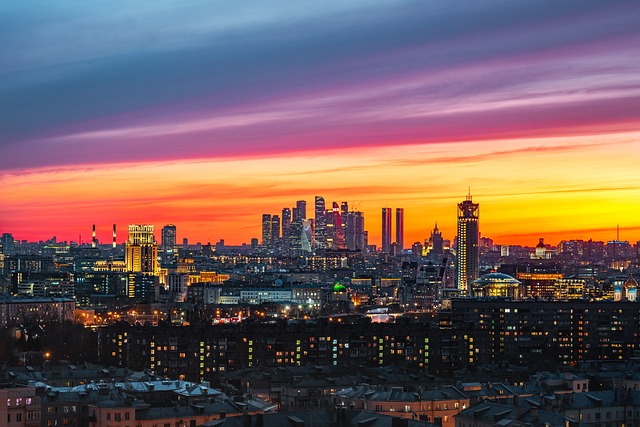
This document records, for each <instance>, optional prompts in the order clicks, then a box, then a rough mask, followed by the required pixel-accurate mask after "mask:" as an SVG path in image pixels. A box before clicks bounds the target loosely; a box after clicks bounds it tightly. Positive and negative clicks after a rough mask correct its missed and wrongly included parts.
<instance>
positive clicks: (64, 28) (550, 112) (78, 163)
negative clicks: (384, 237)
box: [0, 0, 640, 248]
mask: <svg viewBox="0 0 640 427" xmlns="http://www.w3.org/2000/svg"><path fill="white" fill-rule="evenodd" d="M363 17H366V19H363ZM638 21H640V6H638V5H637V4H636V3H634V2H630V1H615V2H613V3H611V2H609V3H607V4H602V3H600V2H596V1H586V2H585V1H567V2H563V3H561V4H558V3H557V2H551V1H545V2H542V3H535V4H534V3H520V2H518V3H515V2H508V1H491V2H485V3H482V4H471V3H465V2H458V1H455V2H447V4H441V3H439V2H432V1H429V2H421V1H402V2H396V3H393V4H387V3H382V2H376V1H366V0H363V1H358V2H349V4H341V3H338V2H335V3H329V4H327V5H324V6H322V7H321V6H316V5H308V4H307V5H300V4H297V3H295V2H288V1H269V2H263V3H258V4H243V5H229V4H222V3H210V2H194V3H190V4H188V5H187V4H181V3H178V2H175V3H174V2H166V3H163V4H162V5H153V6H147V5H133V4H130V3H129V2H119V1H116V2H115V3H111V4H110V5H109V6H108V7H106V6H104V7H103V6H97V5H88V4H86V5H84V4H83V5H79V4H77V3H76V2H71V1H62V2H57V3H56V5H55V6H54V5H42V7H38V8H35V7H34V6H33V5H30V4H27V3H23V2H17V1H9V3H8V4H7V5H6V7H4V8H3V10H2V11H1V12H0V23H4V24H5V25H0V28H1V29H0V40H2V41H3V50H2V51H1V52H0V82H1V83H0V100H2V101H0V133H1V135H2V136H1V137H0V200H1V201H2V203H1V204H0V233H12V234H13V236H15V238H17V239H20V240H23V239H24V240H30V241H31V240H35V241H37V240H46V239H48V238H50V237H52V236H53V235H54V234H55V235H57V236H58V238H59V240H77V238H78V235H79V234H82V236H83V240H85V241H89V242H90V240H91V231H92V230H91V226H92V224H97V227H98V228H97V237H98V239H99V240H100V241H101V242H103V243H105V242H110V241H111V228H112V225H113V224H115V225H117V229H118V230H126V228H127V226H128V225H129V224H155V225H156V231H157V232H159V230H160V228H161V227H162V226H164V225H166V224H176V225H177V230H178V231H177V233H178V237H179V238H180V240H181V239H182V238H184V237H187V238H188V239H189V240H190V241H194V242H195V241H201V242H203V243H205V242H209V241H210V242H212V243H214V242H216V241H218V240H220V239H224V240H225V242H226V243H227V244H231V245H234V244H241V243H243V242H249V241H250V239H251V238H254V237H256V238H260V237H261V235H260V225H259V224H260V219H261V215H262V213H266V212H269V213H271V214H272V215H280V214H281V212H282V208H283V207H284V206H286V207H288V208H293V207H294V206H295V201H296V200H301V199H304V200H306V202H307V205H308V206H307V214H306V216H307V217H308V218H313V217H314V209H315V204H314V199H313V197H314V196H315V195H322V197H323V198H324V200H326V201H327V208H329V206H330V205H329V203H330V201H337V202H342V201H348V203H349V206H350V207H352V208H356V209H357V210H359V211H362V212H364V213H365V214H366V216H367V224H366V228H367V230H368V231H369V241H370V242H371V243H373V244H376V245H380V241H381V229H382V224H381V220H382V219H381V215H380V214H379V212H380V211H381V209H382V208H383V207H388V208H391V209H395V208H397V207H402V208H404V221H403V223H404V246H405V248H408V247H409V246H410V244H411V243H412V242H415V241H420V242H422V241H423V240H424V239H425V238H427V237H428V236H429V233H430V230H431V229H432V227H433V224H434V223H435V222H437V223H438V228H439V230H440V231H442V233H443V236H445V238H448V239H453V237H454V236H455V235H456V216H455V209H456V204H457V203H458V202H459V201H460V200H462V199H463V198H464V195H465V194H466V192H467V188H468V187H469V186H470V187H471V192H472V193H473V196H474V200H477V201H478V202H479V203H481V204H482V210H483V213H482V219H481V228H480V229H481V231H482V235H483V236H488V237H491V238H492V239H494V241H495V242H496V243H500V244H529V245H531V246H533V245H535V243H536V242H537V241H538V238H539V237H544V238H545V241H547V242H549V243H554V244H555V243H557V242H559V241H560V240H570V239H585V240H586V239H590V238H592V239H594V240H602V241H607V240H613V239H615V238H616V226H617V225H619V226H620V239H621V240H628V241H631V242H636V241H639V240H640V218H639V217H638V216H637V214H636V212H638V210H640V186H638V184H637V183H638V182H639V180H640V168H638V166H637V161H636V159H637V154H638V153H640V131H638V129H639V126H638V125H639V124H640V58H639V57H638V55H637V47H636V46H638V45H639V44H640V28H638V26H637V22H638ZM312 206H313V208H312ZM282 218H284V215H283V216H282ZM343 220H344V218H343ZM523 224H526V225H527V226H526V227H523ZM283 231H284V230H283ZM123 240H124V233H122V236H121V237H120V238H119V239H118V242H119V243H120V242H122V241H123Z"/></svg>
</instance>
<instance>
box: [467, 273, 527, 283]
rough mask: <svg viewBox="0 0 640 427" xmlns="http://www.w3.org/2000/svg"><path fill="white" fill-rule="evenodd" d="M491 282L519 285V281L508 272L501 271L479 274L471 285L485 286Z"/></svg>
mask: <svg viewBox="0 0 640 427" xmlns="http://www.w3.org/2000/svg"><path fill="white" fill-rule="evenodd" d="M491 284H503V285H519V284H520V281H519V280H516V279H514V278H513V277H511V276H509V275H508V274H503V273H489V274H485V275H484V276H480V277H479V278H477V279H476V280H474V281H473V285H477V286H487V285H491Z"/></svg>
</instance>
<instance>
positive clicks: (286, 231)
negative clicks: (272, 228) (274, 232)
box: [282, 208, 291, 241]
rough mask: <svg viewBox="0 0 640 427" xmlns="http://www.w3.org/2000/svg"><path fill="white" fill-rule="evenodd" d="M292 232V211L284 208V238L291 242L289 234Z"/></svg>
mask: <svg viewBox="0 0 640 427" xmlns="http://www.w3.org/2000/svg"><path fill="white" fill-rule="evenodd" d="M290 230H291V209H289V208H282V238H283V239H284V240H285V241H288V240H289V236H290V234H289V232H290Z"/></svg>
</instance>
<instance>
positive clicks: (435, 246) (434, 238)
mask: <svg viewBox="0 0 640 427" xmlns="http://www.w3.org/2000/svg"><path fill="white" fill-rule="evenodd" d="M428 248H429V255H432V256H434V257H436V256H440V255H442V253H443V252H444V241H443V240H442V231H440V230H439V229H438V223H437V222H436V226H435V228H434V229H433V231H432V232H431V237H430V238H429V245H428Z"/></svg>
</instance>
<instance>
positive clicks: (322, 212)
mask: <svg viewBox="0 0 640 427" xmlns="http://www.w3.org/2000/svg"><path fill="white" fill-rule="evenodd" d="M315 238H316V239H315V240H316V249H326V248H327V212H326V206H325V203H324V197H322V196H316V204H315Z"/></svg>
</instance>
